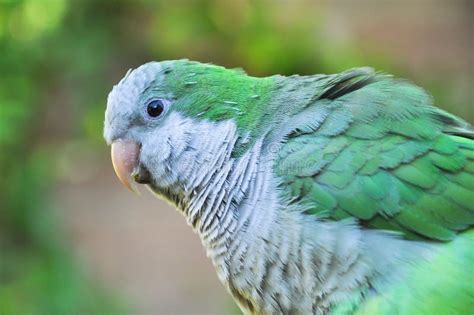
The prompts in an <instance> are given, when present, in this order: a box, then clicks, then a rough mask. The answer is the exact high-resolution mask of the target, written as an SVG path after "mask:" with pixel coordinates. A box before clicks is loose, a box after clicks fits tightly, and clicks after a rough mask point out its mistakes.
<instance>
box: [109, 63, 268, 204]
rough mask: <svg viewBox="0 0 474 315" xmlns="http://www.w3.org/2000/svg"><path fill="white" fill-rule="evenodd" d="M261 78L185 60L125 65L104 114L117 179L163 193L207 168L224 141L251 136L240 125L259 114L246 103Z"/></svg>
mask: <svg viewBox="0 0 474 315" xmlns="http://www.w3.org/2000/svg"><path fill="white" fill-rule="evenodd" d="M262 80H263V81H265V80H264V79H258V78H253V77H250V76H247V75H246V74H245V73H244V72H243V71H241V70H227V69H225V68H223V67H218V66H214V65H209V64H201V63H198V62H191V61H187V60H177V61H163V62H150V63H147V64H144V65H142V66H140V67H139V68H137V69H135V70H133V71H129V72H128V73H127V74H126V75H125V77H124V78H123V79H122V80H121V81H120V82H119V83H118V84H117V85H115V86H114V88H113V90H112V91H111V92H110V94H109V97H108V101H107V110H106V112H105V126H104V137H105V140H106V141H107V143H108V144H109V145H110V146H111V151H112V162H113V165H114V169H115V171H116V173H117V176H118V177H119V179H120V180H121V182H122V183H123V184H124V185H125V186H127V187H128V188H130V189H132V183H133V181H135V182H138V183H145V184H149V185H150V186H151V187H152V189H154V190H155V191H158V192H161V193H163V194H167V192H169V191H170V190H173V189H178V187H180V188H179V189H186V188H187V187H189V186H190V185H192V183H191V182H190V181H193V180H196V177H197V175H196V174H198V173H200V172H201V173H202V172H211V171H212V170H211V168H212V165H211V164H212V163H213V161H214V162H215V158H216V156H218V154H220V153H221V151H222V148H223V146H230V145H233V143H234V142H235V141H237V140H236V139H237V138H239V139H242V135H244V134H248V132H246V131H245V128H242V127H241V128H239V124H240V125H241V126H243V125H244V124H246V123H249V120H248V119H247V118H246V117H254V118H255V117H256V115H255V114H252V113H250V115H248V114H247V113H246V108H250V107H252V105H253V104H251V103H252V102H257V101H259V100H261V98H259V97H257V96H253V97H252V95H254V94H255V92H254V91H258V90H259V88H261V85H262V84H263V83H261V82H262ZM252 119H253V118H252ZM251 122H252V123H254V124H255V123H256V121H254V120H251ZM231 149H233V148H231ZM174 193H175V194H176V192H174ZM170 194H171V193H170ZM168 197H169V196H168Z"/></svg>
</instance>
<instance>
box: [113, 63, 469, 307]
mask: <svg viewBox="0 0 474 315" xmlns="http://www.w3.org/2000/svg"><path fill="white" fill-rule="evenodd" d="M433 103H434V102H433V99H432V97H431V96H430V94H428V92H426V91H425V90H424V89H423V88H421V87H418V86H417V85H415V84H414V83H411V82H409V81H407V80H403V79H399V78H396V77H394V76H392V75H389V74H386V73H383V72H379V71H375V70H373V69H372V68H369V67H365V68H364V67H362V68H354V69H350V70H347V71H344V72H341V73H337V74H317V75H305V76H302V75H291V76H282V75H273V76H269V77H254V76H250V75H248V74H247V73H246V72H245V71H244V70H242V69H240V68H238V69H227V68H225V67H221V66H218V65H213V64H209V63H200V62H197V61H190V60H187V59H182V60H169V61H160V62H155V61H153V62H149V63H146V64H144V65H141V66H139V67H138V68H136V69H134V70H133V69H130V70H129V71H128V72H127V73H126V75H125V76H124V77H123V78H122V79H121V80H120V82H119V83H118V84H116V85H115V86H114V87H113V89H112V91H111V92H110V93H109V95H108V98H107V107H106V110H105V121H104V138H105V140H106V142H107V144H108V145H109V146H110V147H111V155H112V163H113V167H114V170H115V172H116V175H117V176H118V178H119V180H120V181H121V182H122V183H123V184H124V185H125V186H126V187H128V188H129V189H131V190H136V187H137V184H143V185H145V186H146V187H148V189H149V190H150V191H151V192H152V193H153V194H155V195H156V196H158V198H161V199H163V200H165V201H167V202H168V203H170V204H171V205H173V206H174V207H175V208H176V209H177V210H178V211H179V212H181V213H182V214H183V216H184V217H185V220H186V222H187V223H188V224H189V225H190V226H191V227H192V229H193V230H194V231H195V232H196V233H197V234H198V235H199V238H200V240H201V242H202V244H203V247H204V248H205V251H206V254H207V256H208V257H209V259H210V260H211V261H212V264H213V265H214V267H215V269H216V272H217V276H218V278H219V280H220V281H221V282H222V284H223V285H224V286H225V288H226V290H227V291H228V292H229V293H230V295H231V296H232V297H233V299H234V300H235V302H236V303H237V304H238V306H239V307H240V309H241V311H242V312H243V313H245V314H390V315H392V314H394V315H396V314H410V315H413V314H430V315H431V314H440V315H443V314H474V228H473V224H474V129H473V127H472V126H471V125H470V124H469V123H468V122H467V121H465V120H463V119H461V118H459V117H457V116H455V115H453V114H451V113H449V112H447V111H445V110H442V109H440V108H438V107H436V106H435V105H434V104H433ZM183 298H184V297H183Z"/></svg>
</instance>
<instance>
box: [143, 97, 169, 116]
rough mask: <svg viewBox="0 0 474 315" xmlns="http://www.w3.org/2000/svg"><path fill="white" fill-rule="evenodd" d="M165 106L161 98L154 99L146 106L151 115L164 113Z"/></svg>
mask: <svg viewBox="0 0 474 315" xmlns="http://www.w3.org/2000/svg"><path fill="white" fill-rule="evenodd" d="M164 108H165V106H164V104H163V101H161V100H152V101H150V102H149V103H148V105H147V106H146V112H147V113H148V115H150V117H158V116H160V115H161V113H163V110H164Z"/></svg>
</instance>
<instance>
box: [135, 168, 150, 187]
mask: <svg viewBox="0 0 474 315" xmlns="http://www.w3.org/2000/svg"><path fill="white" fill-rule="evenodd" d="M133 179H134V180H135V181H136V182H137V183H139V184H151V174H150V172H149V171H148V170H147V169H146V167H145V166H143V165H141V164H140V165H139V166H138V170H137V171H136V172H135V174H134V175H133Z"/></svg>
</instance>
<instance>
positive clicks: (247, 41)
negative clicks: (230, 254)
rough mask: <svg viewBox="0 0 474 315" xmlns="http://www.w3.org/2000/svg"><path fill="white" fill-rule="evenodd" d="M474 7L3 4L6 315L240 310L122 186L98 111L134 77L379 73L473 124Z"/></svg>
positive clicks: (341, 0)
mask: <svg viewBox="0 0 474 315" xmlns="http://www.w3.org/2000/svg"><path fill="white" fill-rule="evenodd" d="M472 3H473V2H472V1H470V0H465V1H464V0H451V1H443V0H414V1H389V0H381V1H369V0H360V1H349V0H337V1H289V0H287V1H283V0H281V1H269V0H268V1H250V0H229V1H217V0H214V1H212V0H204V1H198V0H194V1H193V0H191V1H165V0H163V1H145V0H135V1H132V0H130V1H125V0H120V1H119V0H116V1H105V0H104V1H92V0H76V1H65V0H18V1H14V0H10V1H9V0H0V314H53V313H54V314H80V313H81V314H127V313H130V314H147V313H148V314H163V313H201V314H209V313H215V314H220V313H226V312H234V311H235V308H234V306H233V304H232V302H231V301H230V299H229V297H228V296H227V295H226V294H225V292H224V288H223V287H221V286H220V284H219V283H218V282H217V280H216V276H215V275H214V272H213V270H212V267H211V266H210V263H209V262H208V261H207V260H206V258H205V256H204V253H203V251H202V249H201V248H200V244H199V241H198V240H197V238H196V237H195V236H194V235H192V233H191V231H190V229H189V228H188V227H187V226H186V224H185V222H184V220H182V219H181V218H180V217H179V215H177V214H176V213H175V212H174V211H171V210H170V209H168V208H167V206H166V205H164V204H163V203H161V202H159V201H155V200H154V199H153V198H151V197H149V196H148V195H147V196H143V197H141V198H137V197H134V196H131V195H129V194H128V193H127V192H126V191H125V190H124V189H122V188H121V187H120V186H119V185H118V184H117V183H116V181H115V180H114V179H113V173H112V169H111V167H110V165H109V164H110V163H109V161H108V154H109V153H108V151H107V147H106V146H105V144H104V142H103V140H102V122H103V113H104V109H105V104H106V98H107V94H108V92H109V90H110V89H111V87H112V85H113V84H115V83H116V82H117V81H118V80H119V79H120V78H121V76H123V75H124V73H125V72H126V71H127V70H128V69H129V68H132V67H137V66H138V65H140V64H142V63H144V62H147V61H150V60H163V59H177V58H188V59H194V60H199V61H203V62H212V63H216V64H220V65H223V66H227V67H242V68H244V69H245V70H246V71H247V72H249V73H250V74H252V75H258V76H263V75H270V74H275V73H281V74H293V73H298V74H313V73H332V72H338V71H342V70H344V69H347V68H350V67H356V66H372V67H374V68H376V69H378V70H382V71H385V72H391V73H393V74H395V75H397V76H401V77H404V78H407V79H409V80H411V81H413V82H415V83H417V84H419V85H421V86H423V87H425V88H426V89H428V90H429V91H430V92H431V93H432V94H433V96H434V98H435V103H436V104H437V105H438V106H440V107H442V108H445V109H447V110H448V111H451V112H452V113H454V114H457V115H459V116H461V117H463V118H464V119H466V120H468V121H469V122H471V123H472V122H474V106H473V87H474V86H473V82H474V66H473V63H474V62H473V54H472V51H474V47H473V41H474V28H473V4H472ZM165 208H166V209H165ZM188 230H189V231H188Z"/></svg>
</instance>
